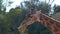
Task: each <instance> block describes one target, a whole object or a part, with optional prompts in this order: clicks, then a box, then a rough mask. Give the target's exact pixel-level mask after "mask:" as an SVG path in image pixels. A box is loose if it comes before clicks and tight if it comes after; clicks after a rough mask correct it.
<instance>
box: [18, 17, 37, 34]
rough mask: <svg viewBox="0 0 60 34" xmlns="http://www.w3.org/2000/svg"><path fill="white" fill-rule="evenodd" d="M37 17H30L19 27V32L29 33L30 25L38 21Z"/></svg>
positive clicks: (22, 33)
mask: <svg viewBox="0 0 60 34" xmlns="http://www.w3.org/2000/svg"><path fill="white" fill-rule="evenodd" d="M36 19H37V18H36V17H28V18H27V19H25V20H24V21H23V22H22V23H21V25H20V26H19V27H18V30H19V32H20V33H21V34H25V31H27V30H26V29H27V27H28V26H29V25H30V24H32V23H34V22H35V21H36Z"/></svg>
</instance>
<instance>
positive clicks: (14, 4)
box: [4, 0, 60, 12]
mask: <svg viewBox="0 0 60 34" xmlns="http://www.w3.org/2000/svg"><path fill="white" fill-rule="evenodd" d="M6 1H7V0H4V3H6ZM8 1H12V2H13V3H12V4H11V5H10V6H8V5H7V6H6V9H7V10H6V12H9V10H10V9H11V8H15V7H16V6H18V5H20V3H21V2H23V1H26V0H8ZM41 1H44V0H41ZM47 1H48V0H47ZM51 1H52V0H51ZM7 4H8V2H7ZM54 4H57V5H60V1H59V0H55V1H54V2H53V4H52V6H53V5H54Z"/></svg>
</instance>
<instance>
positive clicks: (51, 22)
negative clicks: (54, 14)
mask: <svg viewBox="0 0 60 34" xmlns="http://www.w3.org/2000/svg"><path fill="white" fill-rule="evenodd" d="M38 21H39V22H41V24H42V25H44V26H45V27H47V28H48V29H50V30H51V31H53V32H55V33H58V32H59V34H60V22H59V21H57V20H55V19H53V18H50V17H49V16H47V15H45V14H42V13H40V15H39V20H38Z"/></svg>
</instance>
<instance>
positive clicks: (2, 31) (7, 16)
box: [0, 0, 60, 34]
mask: <svg viewBox="0 0 60 34" xmlns="http://www.w3.org/2000/svg"><path fill="white" fill-rule="evenodd" d="M31 8H33V9H34V10H35V11H37V10H41V12H42V13H44V14H46V15H48V16H50V17H52V18H54V19H57V20H60V1H59V0H0V34H20V33H19V31H18V29H17V28H18V27H19V25H20V24H21V22H22V21H23V20H24V18H25V17H26V15H27V14H29V12H30V11H31ZM27 29H28V32H27V33H28V34H53V32H51V31H50V30H49V29H47V28H46V27H44V26H43V25H41V24H39V23H38V22H35V23H34V24H31V25H29V26H28V27H27Z"/></svg>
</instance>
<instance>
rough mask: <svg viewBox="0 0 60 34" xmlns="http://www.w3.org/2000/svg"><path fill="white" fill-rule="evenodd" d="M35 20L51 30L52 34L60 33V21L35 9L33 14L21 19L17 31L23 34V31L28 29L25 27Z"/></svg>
mask: <svg viewBox="0 0 60 34" xmlns="http://www.w3.org/2000/svg"><path fill="white" fill-rule="evenodd" d="M36 21H38V22H39V23H41V24H42V25H44V26H45V27H46V28H48V29H49V30H51V31H52V32H53V33H54V34H60V21H58V20H56V19H53V18H51V17H49V16H47V15H45V14H43V13H41V12H40V11H36V13H35V14H31V15H30V16H29V17H28V18H26V19H25V20H23V22H22V23H21V25H20V26H19V27H18V30H19V32H20V33H21V34H25V31H28V30H27V27H28V26H29V25H31V24H33V23H34V22H36Z"/></svg>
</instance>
